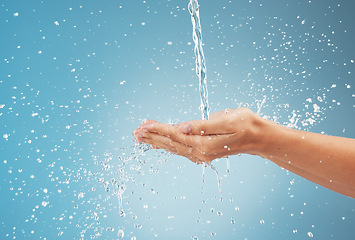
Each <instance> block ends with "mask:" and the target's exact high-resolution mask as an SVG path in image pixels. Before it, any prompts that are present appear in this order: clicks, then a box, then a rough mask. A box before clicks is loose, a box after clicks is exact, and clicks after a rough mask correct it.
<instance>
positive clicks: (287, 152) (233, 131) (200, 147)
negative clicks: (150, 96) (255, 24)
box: [133, 108, 355, 198]
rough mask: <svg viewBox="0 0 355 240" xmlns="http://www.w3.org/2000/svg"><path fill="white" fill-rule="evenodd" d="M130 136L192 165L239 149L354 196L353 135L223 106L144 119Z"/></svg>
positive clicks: (354, 162) (354, 161)
mask: <svg viewBox="0 0 355 240" xmlns="http://www.w3.org/2000/svg"><path fill="white" fill-rule="evenodd" d="M133 134H134V135H135V137H136V139H137V141H138V142H142V143H147V144H150V145H152V147H153V148H161V149H165V150H167V151H170V152H173V153H175V154H178V155H181V156H184V157H186V158H188V159H190V160H191V161H193V162H195V163H197V164H199V163H202V162H206V163H210V162H211V161H212V160H214V159H216V158H221V157H226V156H229V155H235V154H241V153H245V154H252V155H258V156H260V157H262V158H266V159H269V160H270V161H272V162H274V163H275V164H277V165H279V166H280V167H282V168H285V169H287V170H289V171H291V172H293V173H295V174H297V175H299V176H301V177H304V178H306V179H308V180H310V181H312V182H314V183H316V184H319V185H322V186H324V187H326V188H328V189H331V190H333V191H336V192H338V193H341V194H344V195H346V196H349V197H352V198H355V139H349V138H341V137H333V136H327V135H322V134H316V133H311V132H304V131H300V130H294V129H289V128H286V127H284V126H282V125H279V124H276V123H275V122H272V121H269V120H266V119H263V118H261V117H260V116H258V115H257V114H254V113H253V112H252V111H251V110H249V109H248V108H237V109H227V110H225V111H221V112H217V113H214V114H212V115H211V117H210V120H195V121H189V122H184V123H180V124H177V125H169V124H164V123H160V122H157V121H153V120H146V121H144V122H143V123H142V125H140V126H139V127H138V128H137V129H136V130H135V131H134V133H133Z"/></svg>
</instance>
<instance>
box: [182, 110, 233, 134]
mask: <svg viewBox="0 0 355 240" xmlns="http://www.w3.org/2000/svg"><path fill="white" fill-rule="evenodd" d="M179 128H180V131H181V132H182V133H185V134H192V135H214V134H228V133H232V132H233V128H232V126H231V123H230V121H229V119H228V118H227V117H226V114H225V115H222V116H220V117H218V118H214V119H211V120H194V121H189V122H185V123H181V124H180V126H179Z"/></svg>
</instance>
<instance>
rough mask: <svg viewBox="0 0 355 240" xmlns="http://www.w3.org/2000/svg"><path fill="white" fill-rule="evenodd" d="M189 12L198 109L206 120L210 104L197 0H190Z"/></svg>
mask: <svg viewBox="0 0 355 240" xmlns="http://www.w3.org/2000/svg"><path fill="white" fill-rule="evenodd" d="M188 8H189V12H190V14H191V22H192V26H193V36H192V38H193V40H194V43H195V49H194V51H195V56H196V75H197V76H198V79H199V89H200V96H201V105H200V110H201V111H202V119H206V120H208V118H209V115H210V106H209V104H208V91H207V78H206V72H207V69H206V60H205V56H204V54H203V48H202V45H203V44H202V32H201V23H200V13H199V5H198V2H197V0H190V2H189V6H188Z"/></svg>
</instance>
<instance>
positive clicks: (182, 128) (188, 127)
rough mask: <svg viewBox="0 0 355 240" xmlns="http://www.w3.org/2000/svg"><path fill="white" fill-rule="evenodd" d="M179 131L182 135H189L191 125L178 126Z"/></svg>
mask: <svg viewBox="0 0 355 240" xmlns="http://www.w3.org/2000/svg"><path fill="white" fill-rule="evenodd" d="M180 130H181V132H183V133H190V132H191V125H190V124H182V125H181V126H180Z"/></svg>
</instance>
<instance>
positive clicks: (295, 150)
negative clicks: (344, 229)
mask: <svg viewBox="0 0 355 240" xmlns="http://www.w3.org/2000/svg"><path fill="white" fill-rule="evenodd" d="M262 129H263V130H262V131H261V132H262V134H261V137H260V143H259V146H260V147H259V150H258V151H257V154H258V155H259V156H262V157H264V158H267V159H270V160H271V161H273V162H274V163H276V164H278V165H280V166H282V167H283V168H286V169H288V170H290V171H291V172H294V173H295V174H297V175H300V176H302V177H304V178H306V179H308V180H310V181H313V182H315V183H317V184H319V185H322V186H324V187H326V188H329V189H331V190H333V191H336V192H339V193H342V194H344V195H347V196H350V197H353V198H355V140H354V139H348V138H340V137H333V136H326V135H321V134H316V133H310V132H304V131H298V130H293V129H288V128H285V127H283V126H280V125H277V124H275V123H273V122H271V121H264V123H263V127H262Z"/></svg>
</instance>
